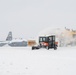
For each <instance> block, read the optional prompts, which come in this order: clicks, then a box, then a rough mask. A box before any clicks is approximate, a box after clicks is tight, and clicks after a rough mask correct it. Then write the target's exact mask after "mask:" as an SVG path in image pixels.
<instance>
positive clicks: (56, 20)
mask: <svg viewBox="0 0 76 75" xmlns="http://www.w3.org/2000/svg"><path fill="white" fill-rule="evenodd" d="M47 27H67V28H74V29H76V0H0V40H2V39H4V40H5V38H6V36H7V34H8V32H9V31H12V32H13V37H14V38H15V37H17V38H18V37H21V38H25V39H26V38H30V37H35V36H36V35H37V34H38V32H40V31H41V30H43V29H45V28H47Z"/></svg>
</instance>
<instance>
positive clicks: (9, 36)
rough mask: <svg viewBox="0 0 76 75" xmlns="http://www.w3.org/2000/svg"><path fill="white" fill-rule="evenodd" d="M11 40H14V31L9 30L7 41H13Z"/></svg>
mask: <svg viewBox="0 0 76 75" xmlns="http://www.w3.org/2000/svg"><path fill="white" fill-rule="evenodd" d="M11 40H12V32H9V33H8V36H7V38H6V41H11Z"/></svg>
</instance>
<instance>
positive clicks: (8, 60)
mask: <svg viewBox="0 0 76 75" xmlns="http://www.w3.org/2000/svg"><path fill="white" fill-rule="evenodd" d="M0 75H76V47H67V48H58V49H57V50H53V49H50V50H46V49H39V50H31V48H30V47H25V48H11V47H1V48H0Z"/></svg>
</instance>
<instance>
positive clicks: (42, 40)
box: [32, 35, 58, 50]
mask: <svg viewBox="0 0 76 75" xmlns="http://www.w3.org/2000/svg"><path fill="white" fill-rule="evenodd" d="M57 47H58V42H56V41H55V35H52V36H41V37H39V45H38V46H32V50H34V49H40V48H46V49H47V50H49V49H50V48H54V50H57Z"/></svg>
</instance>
